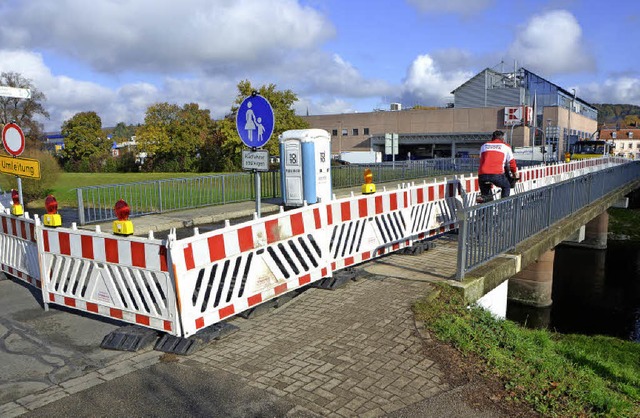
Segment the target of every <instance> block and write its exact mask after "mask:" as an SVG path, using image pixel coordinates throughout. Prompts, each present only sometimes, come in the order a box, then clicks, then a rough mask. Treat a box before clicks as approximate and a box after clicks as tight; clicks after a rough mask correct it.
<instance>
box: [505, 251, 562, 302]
mask: <svg viewBox="0 0 640 418" xmlns="http://www.w3.org/2000/svg"><path fill="white" fill-rule="evenodd" d="M554 259H555V250H553V249H551V250H548V251H547V252H545V253H544V254H542V255H541V256H540V257H539V258H538V259H537V260H535V261H534V262H533V263H531V264H529V265H528V266H526V267H524V268H523V269H522V270H520V272H518V273H517V274H516V275H514V276H513V277H511V278H510V279H509V293H508V298H509V300H513V301H516V302H518V303H520V304H522V305H526V306H534V307H537V308H544V307H547V306H551V303H552V300H551V293H552V290H553V261H554Z"/></svg>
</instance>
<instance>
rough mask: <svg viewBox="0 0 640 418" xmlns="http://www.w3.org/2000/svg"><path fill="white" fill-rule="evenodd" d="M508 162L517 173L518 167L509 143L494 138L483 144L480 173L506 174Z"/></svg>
mask: <svg viewBox="0 0 640 418" xmlns="http://www.w3.org/2000/svg"><path fill="white" fill-rule="evenodd" d="M507 164H508V165H509V169H510V170H511V172H512V173H513V174H516V173H517V171H518V167H517V166H516V160H515V159H514V158H513V151H511V147H510V146H509V144H505V143H504V142H503V141H501V140H499V139H492V140H491V141H489V142H487V143H485V144H483V145H482V148H480V168H479V169H478V174H504V170H505V168H504V167H505V165H507Z"/></svg>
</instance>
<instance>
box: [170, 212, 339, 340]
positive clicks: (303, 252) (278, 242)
mask: <svg viewBox="0 0 640 418" xmlns="http://www.w3.org/2000/svg"><path fill="white" fill-rule="evenodd" d="M323 208H324V205H323V204H318V205H314V206H305V207H302V208H299V209H295V210H291V211H288V212H280V213H278V214H274V215H270V216H268V217H264V218H259V219H254V220H252V221H249V222H245V223H242V224H240V225H234V226H227V227H225V228H224V229H221V230H216V231H212V232H209V233H206V234H197V235H194V236H192V237H189V238H185V239H181V240H178V241H176V242H174V243H172V248H171V259H172V261H173V263H174V274H175V281H176V287H177V289H178V295H179V301H178V302H179V307H180V314H181V318H182V326H183V335H182V336H189V335H192V334H194V333H195V332H197V331H198V330H200V329H202V328H205V327H208V326H209V325H212V324H214V323H216V322H219V321H221V320H223V319H226V318H229V317H231V316H233V315H236V314H238V313H240V312H242V311H245V310H247V309H250V308H253V307H255V306H257V305H259V304H261V303H263V302H266V301H267V300H270V299H273V298H274V297H277V296H280V295H282V294H285V293H287V292H290V291H292V290H295V289H297V288H300V287H302V286H305V285H307V284H309V283H312V282H314V281H317V280H320V279H321V278H323V277H330V276H331V269H330V268H329V266H328V264H327V261H326V260H327V258H328V257H327V254H328V251H329V247H328V242H327V239H326V237H325V234H324V232H323V231H324V227H326V225H327V220H326V211H324V210H322V209H323Z"/></svg>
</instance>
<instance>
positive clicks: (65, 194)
mask: <svg viewBox="0 0 640 418" xmlns="http://www.w3.org/2000/svg"><path fill="white" fill-rule="evenodd" d="M207 175H212V174H207V173H62V174H61V175H60V178H59V179H58V181H57V182H56V183H55V184H54V186H53V189H52V190H51V194H53V195H54V196H55V198H56V200H57V201H58V205H59V206H60V207H77V205H78V200H77V192H76V189H77V188H79V187H88V186H103V185H115V184H129V185H130V184H131V183H138V182H145V181H154V180H167V179H176V178H193V177H202V176H207ZM124 189H126V190H127V191H126V192H123V193H129V195H122V196H118V197H117V198H116V197H115V196H114V197H113V198H115V199H116V200H114V201H113V203H112V204H115V202H116V201H117V200H118V199H119V198H125V199H126V198H127V197H128V198H129V199H133V198H134V197H137V196H132V195H131V193H135V192H132V191H131V190H132V189H131V188H127V187H125V188H124ZM168 192H171V191H168ZM187 192H191V191H187ZM45 197H46V196H43V197H42V199H38V200H36V201H32V202H29V203H28V206H29V207H32V208H33V207H43V206H44V198H45Z"/></svg>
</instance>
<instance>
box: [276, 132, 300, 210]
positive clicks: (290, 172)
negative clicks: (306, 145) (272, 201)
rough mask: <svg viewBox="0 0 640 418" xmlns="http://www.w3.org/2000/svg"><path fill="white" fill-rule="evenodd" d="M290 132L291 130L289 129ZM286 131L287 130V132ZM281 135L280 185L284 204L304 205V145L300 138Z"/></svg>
mask: <svg viewBox="0 0 640 418" xmlns="http://www.w3.org/2000/svg"><path fill="white" fill-rule="evenodd" d="M287 132H289V131H287ZM285 133H286V132H285ZM283 135H284V133H283V134H282V135H280V187H281V190H282V200H283V205H284V206H302V205H303V203H304V190H303V187H304V186H303V181H302V147H301V144H300V139H299V138H295V137H290V136H283Z"/></svg>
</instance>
